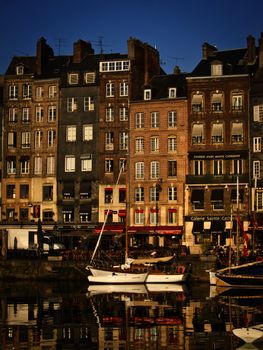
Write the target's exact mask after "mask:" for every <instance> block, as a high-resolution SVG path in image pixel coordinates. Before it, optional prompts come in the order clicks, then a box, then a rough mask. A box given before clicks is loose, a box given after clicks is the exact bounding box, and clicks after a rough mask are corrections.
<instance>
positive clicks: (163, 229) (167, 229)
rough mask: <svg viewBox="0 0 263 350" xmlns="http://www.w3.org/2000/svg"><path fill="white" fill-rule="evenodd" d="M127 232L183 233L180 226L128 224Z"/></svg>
mask: <svg viewBox="0 0 263 350" xmlns="http://www.w3.org/2000/svg"><path fill="white" fill-rule="evenodd" d="M128 233H148V234H161V235H180V234H182V233H183V227H182V226H157V227H156V226H130V227H128Z"/></svg>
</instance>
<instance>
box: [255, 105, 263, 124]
mask: <svg viewBox="0 0 263 350" xmlns="http://www.w3.org/2000/svg"><path fill="white" fill-rule="evenodd" d="M253 120H254V122H263V105H257V106H253Z"/></svg>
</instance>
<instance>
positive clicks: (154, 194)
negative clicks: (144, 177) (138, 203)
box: [150, 187, 160, 202]
mask: <svg viewBox="0 0 263 350" xmlns="http://www.w3.org/2000/svg"><path fill="white" fill-rule="evenodd" d="M159 198H160V191H159V188H158V187H150V201H151V202H156V201H159Z"/></svg>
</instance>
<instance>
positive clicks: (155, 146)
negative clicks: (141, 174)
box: [150, 136, 159, 152]
mask: <svg viewBox="0 0 263 350" xmlns="http://www.w3.org/2000/svg"><path fill="white" fill-rule="evenodd" d="M150 149H151V152H159V137H158V136H153V137H151V138H150Z"/></svg>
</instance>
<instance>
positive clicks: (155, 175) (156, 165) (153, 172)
mask: <svg viewBox="0 0 263 350" xmlns="http://www.w3.org/2000/svg"><path fill="white" fill-rule="evenodd" d="M159 178H160V162H158V161H157V160H154V161H152V162H151V163H150V179H152V180H154V179H159Z"/></svg>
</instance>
